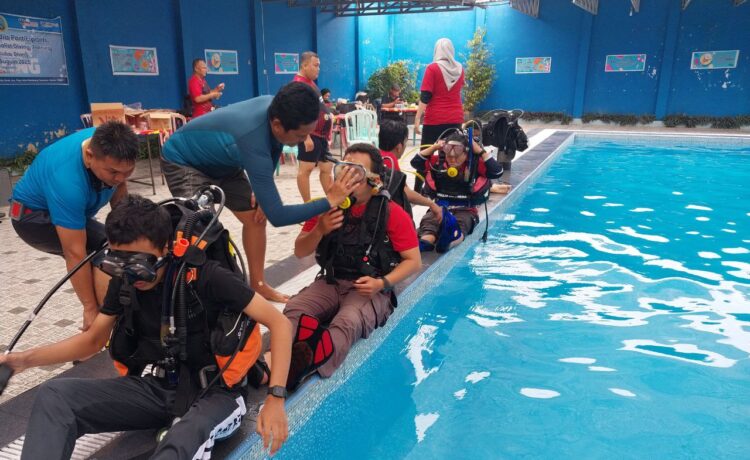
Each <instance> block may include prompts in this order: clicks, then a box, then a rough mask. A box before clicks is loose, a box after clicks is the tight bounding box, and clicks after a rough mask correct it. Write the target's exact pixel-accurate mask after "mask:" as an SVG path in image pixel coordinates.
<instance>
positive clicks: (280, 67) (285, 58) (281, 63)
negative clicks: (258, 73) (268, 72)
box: [273, 53, 299, 74]
mask: <svg viewBox="0 0 750 460" xmlns="http://www.w3.org/2000/svg"><path fill="white" fill-rule="evenodd" d="M273 64H274V65H273V67H274V73H276V74H288V73H291V74H294V73H297V72H299V53H273Z"/></svg>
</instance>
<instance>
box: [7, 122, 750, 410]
mask: <svg viewBox="0 0 750 460" xmlns="http://www.w3.org/2000/svg"><path fill="white" fill-rule="evenodd" d="M523 126H524V128H525V129H526V130H527V131H531V130H532V129H534V128H558V129H586V130H596V131H600V130H613V131H633V130H634V129H633V128H632V127H619V126H610V125H593V126H592V125H584V126H581V125H563V126H561V125H533V124H530V123H524V124H523ZM635 130H636V131H649V132H669V133H671V134H678V133H680V132H688V133H698V132H701V131H703V132H706V133H711V134H717V133H723V134H747V130H743V131H736V130H726V131H723V130H713V129H708V130H701V129H690V130H688V129H683V130H680V129H665V128H652V127H638V128H637V129H635ZM338 151H339V150H338V148H335V149H334V154H338ZM412 153H413V151H412ZM408 160H409V156H406V157H405V158H404V159H402V160H401V163H402V166H403V168H404V169H411V168H410V167H409V166H408ZM147 174H148V167H147V165H146V163H141V164H139V167H138V171H137V172H136V176H143V175H147ZM314 175H315V173H314ZM295 178H296V166H293V165H282V166H281V171H280V175H279V177H277V180H276V184H277V186H278V188H279V191H280V193H281V196H282V198H283V199H284V201H285V202H286V203H300V202H301V201H302V200H301V198H300V196H299V192H298V190H297V184H296V179H295ZM157 183H158V185H157V194H156V196H153V195H151V187H150V185H149V186H143V185H139V184H131V190H132V191H133V192H137V193H141V194H143V195H145V196H148V197H151V198H153V199H156V200H158V199H163V198H166V197H168V196H169V192H168V190H167V188H166V186H164V185H161V182H160V181H159V180H158V179H157ZM312 184H313V191H312V194H313V196H322V191H321V188H320V184H319V183H318V181H317V178H316V177H313V180H312ZM3 204H4V203H3ZM0 211H5V212H6V213H7V207H0ZM108 211H109V208H108V207H106V208H104V209H103V210H102V211H101V212H100V213H99V215H98V217H99V219H100V220H103V218H104V217H105V216H106V214H107V212H108ZM415 211H416V212H415V220H416V221H417V222H418V219H419V218H420V217H421V213H420V212H419V208H417V209H416V210H415ZM0 220H1V221H2V222H0V262H1V263H0V286H2V288H3V290H2V295H1V296H0V318H2V320H1V321H0V351H2V350H4V349H5V347H6V346H7V344H8V343H9V342H10V340H11V338H12V337H13V335H14V334H15V333H16V331H17V330H18V328H19V327H20V326H21V324H23V321H24V320H25V319H26V318H27V317H28V315H29V313H30V312H31V311H32V310H33V309H34V307H35V306H36V304H37V303H38V302H39V301H40V300H41V298H42V297H43V296H44V294H45V293H46V292H47V291H48V290H49V289H50V288H51V287H52V286H53V285H54V284H55V283H56V282H57V281H58V280H59V279H60V278H61V277H62V275H63V274H64V272H65V264H64V262H63V259H62V258H60V257H54V256H50V255H47V254H44V253H42V252H39V251H36V250H34V249H32V248H30V247H29V246H27V245H26V244H25V243H23V242H22V241H21V240H20V239H19V238H18V237H17V236H16V234H15V232H14V231H13V229H12V228H11V226H10V222H9V220H8V219H7V217H6V218H3V219H0ZM222 221H223V223H224V225H225V226H226V227H227V228H229V230H230V232H232V234H233V235H236V237H235V241H236V242H237V243H238V244H240V245H241V244H242V241H241V238H240V237H239V235H240V225H239V222H238V221H237V220H236V219H235V218H234V216H232V215H231V213H229V212H227V213H225V214H224V215H223V216H222ZM299 228H300V227H299V226H298V225H293V226H288V227H281V228H274V227H272V226H270V225H269V226H268V241H269V244H268V249H267V253H266V266H267V267H268V266H269V265H272V264H274V263H276V262H278V261H280V260H282V259H284V258H286V257H288V256H290V255H292V250H293V244H294V239H295V238H296V236H297V234H298V233H299ZM292 293H293V292H289V294H292ZM80 324H81V307H80V304H79V303H78V301H77V298H76V296H75V293H74V292H73V289H72V287H71V286H70V284H69V283H68V284H66V285H64V286H63V287H62V288H61V289H60V291H59V292H58V293H57V294H56V295H55V296H54V297H53V298H52V299H51V300H50V301H49V302H48V304H47V305H46V306H45V308H44V309H43V310H42V313H41V314H40V316H39V317H38V318H37V319H36V320H35V321H34V323H33V325H32V326H31V328H29V330H28V331H27V332H26V334H25V335H24V337H23V338H22V340H21V342H20V343H19V344H18V345H17V350H24V349H27V348H30V347H34V346H39V345H43V344H47V343H53V342H57V341H59V340H61V339H64V338H66V337H70V336H71V335H74V334H76V333H77V332H78V327H79V326H80ZM71 366H72V365H71V364H62V365H53V366H46V367H44V368H40V369H31V370H28V371H26V372H24V374H23V375H22V376H21V377H20V378H16V379H14V380H13V381H12V382H11V384H10V385H9V387H8V388H7V389H6V391H5V393H4V395H3V396H2V397H0V403H2V402H4V401H6V400H8V399H10V398H12V397H13V396H16V395H18V394H20V393H22V392H23V391H25V390H27V389H29V388H32V387H34V386H36V385H38V384H40V383H41V382H43V381H45V380H47V379H49V378H51V377H53V376H55V375H57V374H59V373H60V372H62V371H64V370H65V369H68V368H70V367H71Z"/></svg>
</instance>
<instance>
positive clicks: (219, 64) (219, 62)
mask: <svg viewBox="0 0 750 460" xmlns="http://www.w3.org/2000/svg"><path fill="white" fill-rule="evenodd" d="M203 55H204V57H205V60H206V66H207V67H208V73H212V74H224V75H226V74H238V73H240V70H239V67H238V66H237V51H235V50H203Z"/></svg>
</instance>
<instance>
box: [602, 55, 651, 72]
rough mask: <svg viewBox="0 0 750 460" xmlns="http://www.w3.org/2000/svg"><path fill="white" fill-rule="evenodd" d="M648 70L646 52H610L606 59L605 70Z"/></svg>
mask: <svg viewBox="0 0 750 460" xmlns="http://www.w3.org/2000/svg"><path fill="white" fill-rule="evenodd" d="M644 70H646V55H645V54H608V55H607V58H606V60H605V61H604V71H605V72H643V71H644Z"/></svg>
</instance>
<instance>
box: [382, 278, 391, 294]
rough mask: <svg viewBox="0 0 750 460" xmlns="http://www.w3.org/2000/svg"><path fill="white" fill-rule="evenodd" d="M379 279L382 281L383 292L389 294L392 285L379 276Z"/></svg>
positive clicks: (386, 279)
mask: <svg viewBox="0 0 750 460" xmlns="http://www.w3.org/2000/svg"><path fill="white" fill-rule="evenodd" d="M380 279H381V280H383V292H391V291H392V290H393V285H392V284H391V282H390V281H388V278H386V277H385V276H381V277H380Z"/></svg>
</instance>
